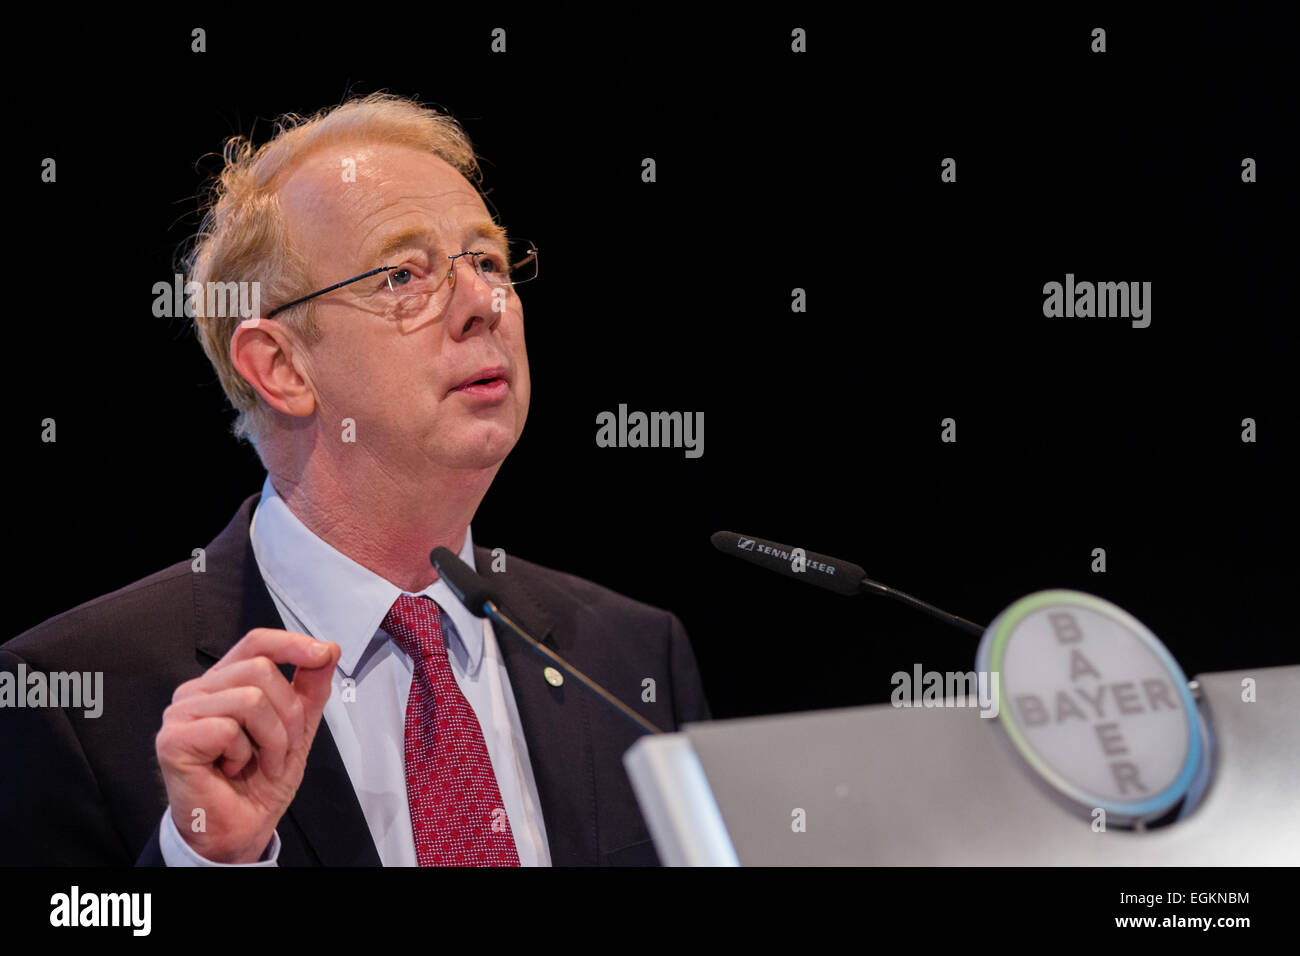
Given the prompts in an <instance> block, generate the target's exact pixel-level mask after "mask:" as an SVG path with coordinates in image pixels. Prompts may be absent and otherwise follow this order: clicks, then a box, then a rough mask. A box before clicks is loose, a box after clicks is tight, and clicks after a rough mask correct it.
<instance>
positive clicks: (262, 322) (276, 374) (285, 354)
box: [230, 319, 316, 418]
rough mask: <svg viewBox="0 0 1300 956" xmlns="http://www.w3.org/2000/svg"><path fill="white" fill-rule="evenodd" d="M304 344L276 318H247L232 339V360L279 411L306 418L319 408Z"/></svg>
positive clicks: (246, 379)
mask: <svg viewBox="0 0 1300 956" xmlns="http://www.w3.org/2000/svg"><path fill="white" fill-rule="evenodd" d="M299 349H301V346H300V345H299V343H298V342H297V340H296V339H295V338H294V337H293V336H291V335H290V334H289V333H288V331H287V330H286V329H285V328H284V327H283V326H282V325H280V323H279V322H276V321H275V320H273V319H245V320H244V321H243V322H241V323H239V327H238V328H237V329H235V334H234V335H233V336H232V337H231V339H230V361H231V362H232V363H233V364H234V366H235V369H236V370H237V371H238V372H239V374H240V375H242V376H243V377H244V379H245V381H247V382H248V384H249V385H251V386H253V388H255V389H257V391H258V394H260V395H261V396H262V398H264V399H265V400H266V403H267V404H268V405H270V406H271V407H272V408H274V409H276V410H277V411H281V412H284V413H285V414H286V415H293V416H294V417H296V418H304V417H306V416H308V415H310V414H311V413H312V412H314V411H315V410H316V393H315V391H314V390H313V388H312V384H311V382H310V381H309V380H308V378H307V376H306V374H305V373H301V372H299V367H300V366H302V365H303V363H302V362H301V361H295V358H297V359H301V355H298V354H297V351H298V350H299Z"/></svg>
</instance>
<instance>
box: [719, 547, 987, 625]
mask: <svg viewBox="0 0 1300 956" xmlns="http://www.w3.org/2000/svg"><path fill="white" fill-rule="evenodd" d="M709 540H710V541H712V542H713V546H714V547H715V548H717V549H718V550H719V551H721V552H722V553H723V554H730V555H732V556H733V557H737V558H740V559H741V560H742V561H748V562H749V563H750V564H757V565H758V566H759V567H760V568H767V569H768V570H769V571H775V572H776V573H777V574H783V575H785V576H786V577H788V578H794V579H795V580H796V581H802V582H803V583H804V584H812V585H815V586H817V587H820V588H825V589H826V590H828V591H834V592H835V593H836V594H846V595H848V596H850V597H853V596H855V595H858V594H861V593H862V592H863V591H869V592H871V593H873V594H881V595H884V596H885V597H889V598H893V599H894V600H895V601H901V602H902V603H904V604H906V605H908V606H909V607H913V608H916V610H918V611H924V612H925V613H926V614H929V615H930V616H932V617H936V618H938V619H939V620H941V621H943V622H944V623H945V624H951V625H952V626H953V627H956V628H960V629H961V630H963V631H966V632H968V633H970V634H976V635H980V636H982V635H983V634H984V630H985V629H984V628H983V627H981V626H980V625H978V624H976V623H975V622H974V621H968V620H966V618H964V617H958V616H957V615H956V614H949V613H948V612H947V611H942V610H940V609H939V608H937V607H935V606H934V605H933V604H927V603H926V602H925V601H922V600H920V599H919V598H914V597H912V596H911V595H910V594H904V593H903V592H902V591H899V590H896V589H895V588H891V587H890V586H889V585H887V584H881V583H880V582H879V581H873V580H871V579H870V578H869V577H867V572H865V571H863V570H862V568H860V567H858V565H856V564H854V563H853V562H852V561H842V560H840V559H839V558H832V557H829V556H827V555H824V554H818V553H817V552H816V551H804V550H803V549H801V548H800V549H796V548H792V547H790V546H789V545H785V544H778V543H777V542H775V541H766V540H764V539H763V538H751V537H746V536H745V535H740V534H736V533H735V532H734V531H718V532H715V533H714V535H713V537H711V538H710V539H709ZM796 569H800V570H796Z"/></svg>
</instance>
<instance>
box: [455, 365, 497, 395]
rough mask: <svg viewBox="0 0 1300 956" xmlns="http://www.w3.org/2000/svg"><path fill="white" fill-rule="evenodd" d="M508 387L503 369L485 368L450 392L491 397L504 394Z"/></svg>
mask: <svg viewBox="0 0 1300 956" xmlns="http://www.w3.org/2000/svg"><path fill="white" fill-rule="evenodd" d="M509 387H510V385H509V383H508V382H507V381H506V378H505V369H503V368H485V369H482V370H480V371H479V372H478V373H476V374H475V375H474V377H473V378H467V379H466V380H465V381H463V382H461V383H460V384H459V385H457V386H456V387H455V388H454V389H452V391H456V392H467V393H469V394H471V395H481V396H486V397H491V396H495V395H498V394H501V393H504V392H505V391H506V390H507V389H508V388H509Z"/></svg>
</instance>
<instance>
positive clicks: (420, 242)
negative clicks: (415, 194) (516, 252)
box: [375, 219, 507, 261]
mask: <svg viewBox="0 0 1300 956" xmlns="http://www.w3.org/2000/svg"><path fill="white" fill-rule="evenodd" d="M466 232H467V233H468V234H470V235H473V236H475V237H482V238H484V239H492V240H495V241H497V242H500V243H503V244H504V243H505V242H506V241H507V235H506V230H505V229H504V228H502V227H501V226H500V225H498V224H497V223H495V222H493V221H492V220H490V219H482V220H479V221H478V222H472V223H470V224H469V225H468V226H466ZM431 238H432V233H430V232H429V230H427V229H421V228H415V229H403V230H402V231H401V232H399V233H397V234H396V235H394V236H391V237H389V238H388V239H385V240H384V242H383V243H382V244H381V245H380V247H379V249H378V250H377V251H376V252H375V258H378V259H380V260H381V261H383V260H387V259H388V257H389V256H391V255H392V254H393V253H395V252H398V251H399V250H402V249H413V248H416V247H422V246H426V245H430V244H431V243H430V242H429V240H430V239H431Z"/></svg>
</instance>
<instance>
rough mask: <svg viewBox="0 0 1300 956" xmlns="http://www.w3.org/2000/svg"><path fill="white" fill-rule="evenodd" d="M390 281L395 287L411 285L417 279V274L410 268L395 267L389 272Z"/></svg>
mask: <svg viewBox="0 0 1300 956" xmlns="http://www.w3.org/2000/svg"><path fill="white" fill-rule="evenodd" d="M388 281H389V284H390V285H392V286H393V288H397V287H398V286H402V285H409V284H410V283H411V282H413V281H415V276H413V275H412V274H411V270H410V269H394V270H393V271H392V272H390V273H389V274H388Z"/></svg>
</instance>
